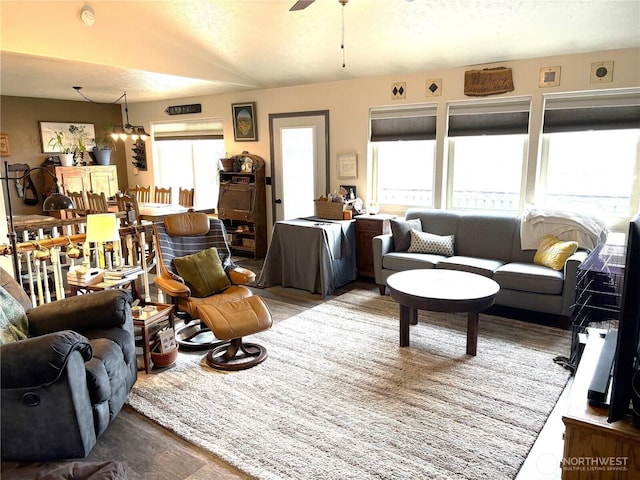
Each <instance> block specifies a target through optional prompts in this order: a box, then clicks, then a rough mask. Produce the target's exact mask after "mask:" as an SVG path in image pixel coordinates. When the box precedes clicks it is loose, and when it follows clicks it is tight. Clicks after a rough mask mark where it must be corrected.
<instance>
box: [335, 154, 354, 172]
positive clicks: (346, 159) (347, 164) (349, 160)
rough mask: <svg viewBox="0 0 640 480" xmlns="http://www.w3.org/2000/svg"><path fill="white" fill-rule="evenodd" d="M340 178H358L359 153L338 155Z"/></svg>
mask: <svg viewBox="0 0 640 480" xmlns="http://www.w3.org/2000/svg"><path fill="white" fill-rule="evenodd" d="M336 173H337V177H338V178H358V154H356V153H348V154H346V155H338V164H337V172H336Z"/></svg>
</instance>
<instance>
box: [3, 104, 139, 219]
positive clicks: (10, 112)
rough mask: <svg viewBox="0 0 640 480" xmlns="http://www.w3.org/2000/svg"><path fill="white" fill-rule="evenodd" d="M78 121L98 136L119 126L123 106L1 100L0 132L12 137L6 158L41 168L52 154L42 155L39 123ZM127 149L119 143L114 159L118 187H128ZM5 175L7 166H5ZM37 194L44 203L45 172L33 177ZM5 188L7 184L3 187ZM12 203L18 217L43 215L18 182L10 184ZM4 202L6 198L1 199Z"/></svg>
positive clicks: (38, 206) (40, 206)
mask: <svg viewBox="0 0 640 480" xmlns="http://www.w3.org/2000/svg"><path fill="white" fill-rule="evenodd" d="M41 121H44V122H77V123H93V124H94V126H95V131H96V135H100V134H101V133H102V128H103V126H104V125H120V124H121V123H122V113H121V109H120V105H115V104H106V103H90V102H86V101H78V102H73V101H67V100H51V99H44V98H30V97H7V96H3V97H0V130H1V131H2V133H7V134H9V145H10V149H11V155H10V156H9V157H3V160H7V161H8V162H9V163H26V164H28V165H29V166H31V167H35V166H38V165H42V163H43V162H44V161H45V160H46V158H47V157H49V156H51V155H52V154H44V153H42V143H41V140H40V124H39V122H41ZM125 161H126V155H125V147H124V145H123V143H122V142H119V143H118V145H117V148H116V151H115V152H113V154H112V156H111V163H112V164H114V165H117V166H118V183H119V185H125V186H126V184H127V169H126V168H125V165H124V163H125ZM2 176H4V164H3V165H2ZM32 178H33V180H34V183H35V185H36V188H37V189H38V194H39V195H40V198H41V200H42V191H43V190H42V173H41V172H35V173H34V174H33V175H32ZM3 188H4V185H3ZM9 190H10V192H11V201H12V205H13V211H14V213H16V214H37V213H40V214H41V213H42V201H41V202H40V204H39V205H35V206H28V205H25V204H24V203H23V202H22V201H21V199H20V198H18V196H17V194H16V189H15V182H10V187H9ZM2 202H3V204H4V202H5V196H4V195H3V196H2Z"/></svg>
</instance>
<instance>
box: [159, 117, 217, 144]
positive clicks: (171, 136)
mask: <svg viewBox="0 0 640 480" xmlns="http://www.w3.org/2000/svg"><path fill="white" fill-rule="evenodd" d="M152 131H153V139H154V140H185V139H189V140H202V139H217V140H219V139H222V138H223V132H222V120H207V121H199V122H179V123H178V122H176V123H156V124H153V125H152Z"/></svg>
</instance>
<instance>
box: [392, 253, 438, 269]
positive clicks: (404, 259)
mask: <svg viewBox="0 0 640 480" xmlns="http://www.w3.org/2000/svg"><path fill="white" fill-rule="evenodd" d="M445 258H447V257H445V256H443V255H432V254H430V253H407V252H391V253H387V254H386V255H385V256H384V257H382V268H385V269H388V270H395V271H397V272H401V271H403V270H412V269H416V268H435V267H436V265H437V264H438V262H440V261H442V260H444V259H445Z"/></svg>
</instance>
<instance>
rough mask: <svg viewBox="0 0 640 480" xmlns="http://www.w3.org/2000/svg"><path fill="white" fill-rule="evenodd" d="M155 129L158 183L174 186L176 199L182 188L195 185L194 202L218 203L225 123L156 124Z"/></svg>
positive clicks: (173, 199)
mask: <svg viewBox="0 0 640 480" xmlns="http://www.w3.org/2000/svg"><path fill="white" fill-rule="evenodd" d="M153 132H154V140H156V141H155V142H154V148H155V155H154V159H155V165H156V185H158V186H161V187H164V188H167V187H171V188H172V192H173V195H172V201H173V203H178V191H179V189H180V188H193V189H194V204H195V205H201V206H211V207H217V205H218V192H219V184H218V162H219V160H220V159H221V158H224V156H225V150H224V140H223V138H222V123H221V122H191V123H188V122H187V123H179V124H169V123H165V124H157V125H154V126H153Z"/></svg>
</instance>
